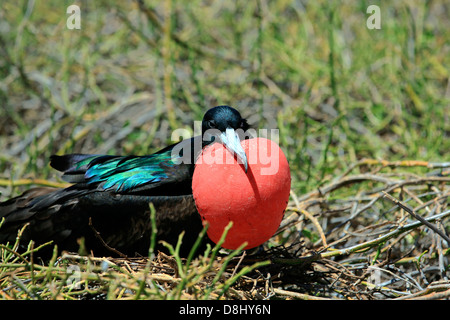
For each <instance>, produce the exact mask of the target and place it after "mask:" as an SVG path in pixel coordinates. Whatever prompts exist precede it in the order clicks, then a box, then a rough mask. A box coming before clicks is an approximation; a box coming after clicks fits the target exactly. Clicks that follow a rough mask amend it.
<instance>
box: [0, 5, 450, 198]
mask: <svg viewBox="0 0 450 320" xmlns="http://www.w3.org/2000/svg"><path fill="white" fill-rule="evenodd" d="M72 4H76V5H78V6H79V7H80V10H81V29H80V30H76V29H74V30H70V29H68V28H67V26H66V22H67V19H68V18H69V17H70V14H67V13H66V10H67V7H68V6H70V5H72ZM372 4H375V5H378V6H379V7H380V9H381V14H380V18H381V29H373V30H370V29H368V28H367V26H366V21H367V19H368V18H369V17H370V14H368V13H366V10H367V7H368V6H369V5H372ZM449 66H450V3H449V2H448V1H392V2H390V1H350V0H348V1H296V0H280V1H267V0H259V1H257V0H253V1H242V0H240V1H198V0H194V1H184V0H166V1H148V0H147V1H134V0H129V1H111V0H110V1H102V0H99V1H87V0H85V1H67V0H66V1H61V0H52V1H51V0H46V1H31V0H27V1H25V0H16V1H11V0H6V1H5V0H3V1H2V4H1V8H0V106H1V108H0V149H1V150H2V152H1V153H0V180H1V182H2V183H1V185H0V191H1V192H2V196H1V200H5V199H6V198H8V197H9V196H11V195H13V194H15V193H16V192H18V191H19V190H18V188H17V187H16V188H12V187H11V181H16V180H17V179H19V178H43V179H52V180H56V179H59V178H58V175H57V174H55V173H54V171H53V170H51V168H50V167H49V166H48V157H49V156H50V155H51V154H54V153H59V154H61V153H73V152H81V153H110V154H145V153H150V152H154V151H156V150H157V149H158V148H160V147H162V146H164V145H166V144H168V143H171V142H172V141H171V132H172V130H173V129H176V128H181V127H182V128H187V129H190V130H193V121H194V120H201V118H202V116H203V114H204V112H205V111H206V110H207V109H208V108H210V107H212V106H215V105H219V104H229V105H231V106H234V107H235V108H237V109H238V110H240V112H241V113H242V114H243V116H245V117H247V118H248V120H249V123H250V124H251V125H252V126H253V127H254V128H267V129H272V128H277V129H279V130H280V144H281V146H282V148H283V149H284V150H285V153H286V155H287V157H288V159H289V161H290V165H291V171H292V178H293V190H294V191H295V192H297V193H299V194H301V193H303V192H307V191H310V190H313V189H314V188H316V187H318V186H319V185H321V184H323V183H325V182H326V181H329V180H330V179H332V178H333V177H335V176H336V175H338V174H339V173H342V172H344V171H345V170H346V169H347V168H348V167H349V166H351V165H352V164H353V163H355V162H356V161H358V160H360V159H362V158H374V159H384V160H389V161H394V160H425V161H434V162H443V161H450V153H449V150H450V139H449V136H450V124H449V123H450V121H449V120H450V119H449V117H450V115H449V114H450V107H449V106H450V68H449ZM16 185H17V183H16ZM26 187H28V186H25V185H23V186H20V187H19V189H20V188H26Z"/></svg>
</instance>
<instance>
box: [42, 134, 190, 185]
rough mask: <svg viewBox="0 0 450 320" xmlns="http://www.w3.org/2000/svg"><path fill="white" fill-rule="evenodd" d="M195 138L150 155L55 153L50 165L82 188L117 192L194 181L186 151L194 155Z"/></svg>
mask: <svg viewBox="0 0 450 320" xmlns="http://www.w3.org/2000/svg"><path fill="white" fill-rule="evenodd" d="M194 139H195V138H192V139H189V140H184V141H182V142H180V143H176V144H174V145H171V146H169V147H166V148H164V149H162V150H161V151H159V152H157V153H154V154H151V155H146V156H111V155H88V154H69V155H63V156H52V157H51V161H50V165H51V166H52V167H53V168H55V169H57V170H59V171H62V172H64V174H63V176H62V178H63V179H64V180H66V181H68V182H71V183H75V184H78V185H79V187H81V186H82V185H85V186H86V187H87V188H91V189H92V188H94V187H95V188H96V189H100V190H112V191H114V192H117V193H130V192H134V191H136V190H140V191H142V187H143V186H145V187H146V188H147V189H152V188H155V187H160V186H161V185H167V184H179V183H180V182H183V181H185V180H187V181H189V182H190V180H191V176H192V170H193V165H191V163H189V162H188V161H186V159H187V158H186V153H189V154H190V152H191V145H190V142H193V141H194ZM186 151H189V152H186ZM183 153H184V154H183Z"/></svg>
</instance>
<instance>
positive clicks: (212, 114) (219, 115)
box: [202, 106, 249, 172]
mask: <svg viewBox="0 0 450 320" xmlns="http://www.w3.org/2000/svg"><path fill="white" fill-rule="evenodd" d="M248 128H249V125H248V123H247V120H245V119H243V118H242V116H241V114H240V113H239V111H237V110H236V109H234V108H231V107H229V106H217V107H214V108H211V109H209V110H208V111H207V112H206V113H205V115H204V117H203V121H202V136H203V146H206V145H208V144H210V143H212V142H214V141H217V142H220V143H222V144H223V145H224V146H225V147H226V148H227V149H228V150H229V151H230V152H231V153H233V154H236V156H237V158H238V159H239V160H240V161H241V163H242V164H243V165H244V167H245V171H246V172H247V168H248V163H247V156H246V154H245V151H244V149H243V148H242V146H241V139H243V138H244V134H245V131H247V129H248Z"/></svg>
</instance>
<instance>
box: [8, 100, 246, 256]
mask: <svg viewBox="0 0 450 320" xmlns="http://www.w3.org/2000/svg"><path fill="white" fill-rule="evenodd" d="M209 129H216V130H218V134H216V135H214V134H212V135H210V136H209V137H214V138H212V139H208V140H205V139H204V136H205V132H206V131H208V130H209ZM237 129H243V130H244V131H245V130H247V129H248V125H247V122H246V121H245V120H244V119H242V118H241V116H240V114H239V113H238V112H237V111H236V110H235V109H232V108H230V107H227V106H219V107H215V108H212V109H210V110H209V111H208V112H207V113H206V114H205V117H204V118H203V125H202V133H203V134H202V136H197V137H194V138H191V139H187V140H183V141H181V142H179V143H176V144H174V145H171V146H169V147H166V148H164V149H162V150H161V151H158V152H156V153H154V154H151V155H147V156H110V155H84V154H71V155H63V156H52V157H51V161H50V165H51V166H52V167H53V168H55V169H57V170H59V171H62V172H64V174H63V178H64V179H65V180H67V181H68V182H71V183H73V185H71V186H70V187H68V188H65V189H53V188H34V189H30V190H28V191H27V192H25V193H23V194H22V195H20V196H18V197H16V198H13V199H10V200H8V201H6V202H3V203H0V221H1V219H2V218H4V219H5V221H4V223H3V225H2V226H1V228H0V243H5V242H7V241H9V242H10V243H11V242H13V241H14V240H15V238H16V236H17V232H18V230H19V229H21V228H22V227H23V226H24V225H25V224H29V225H28V226H27V227H26V228H25V229H24V232H23V234H22V243H23V244H27V243H28V242H29V240H33V241H35V243H36V244H40V243H45V242H48V241H53V242H54V243H55V244H57V245H58V248H59V249H60V250H69V251H76V250H78V248H79V241H78V239H81V238H83V239H84V244H85V246H86V249H88V251H93V253H94V254H95V255H112V254H114V252H116V253H117V252H120V253H123V254H126V255H135V254H136V253H138V254H141V255H146V254H147V253H148V249H149V245H150V238H151V233H152V227H151V219H150V203H153V205H154V207H155V210H156V224H157V240H164V241H166V242H168V243H171V244H172V245H175V244H176V242H177V240H178V236H179V234H180V233H181V232H183V231H184V232H185V235H184V237H183V245H182V247H181V254H182V255H186V254H187V253H188V252H189V251H190V249H191V247H192V244H193V243H194V241H195V240H196V239H197V237H198V234H199V233H200V231H201V230H202V228H203V227H202V222H201V219H200V216H199V214H198V212H197V209H196V206H195V202H194V199H193V196H192V175H193V172H194V170H195V159H196V158H197V156H198V154H199V153H200V152H201V150H202V147H205V146H206V145H208V144H209V143H211V142H213V141H215V139H216V140H217V141H219V142H222V143H224V145H225V144H226V143H228V140H227V139H230V137H231V139H236V140H237V141H239V137H238V135H235V134H234V130H237ZM230 130H233V134H231V133H230ZM230 134H231V135H230ZM229 144H230V145H231V147H230V148H235V146H236V143H235V141H234V142H233V143H229ZM196 146H200V148H196ZM239 147H240V145H239ZM180 150H181V151H180ZM175 151H176V152H175ZM234 151H235V152H236V153H237V155H238V157H239V156H241V157H242V150H240V149H239V150H234ZM244 158H245V152H244ZM245 165H246V159H245ZM160 248H161V247H160Z"/></svg>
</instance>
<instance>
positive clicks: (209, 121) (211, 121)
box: [208, 120, 216, 128]
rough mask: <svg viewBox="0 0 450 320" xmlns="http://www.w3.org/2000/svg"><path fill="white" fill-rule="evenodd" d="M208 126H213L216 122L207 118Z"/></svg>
mask: <svg viewBox="0 0 450 320" xmlns="http://www.w3.org/2000/svg"><path fill="white" fill-rule="evenodd" d="M208 127H210V128H215V127H216V122H215V121H214V120H208Z"/></svg>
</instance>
